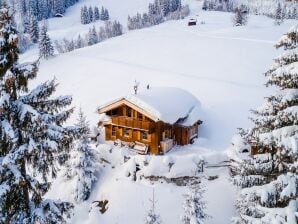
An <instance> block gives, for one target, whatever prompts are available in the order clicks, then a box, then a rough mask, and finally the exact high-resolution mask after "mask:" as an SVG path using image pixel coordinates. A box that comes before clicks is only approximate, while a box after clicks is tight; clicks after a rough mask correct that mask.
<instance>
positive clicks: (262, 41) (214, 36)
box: [177, 29, 276, 45]
mask: <svg viewBox="0 0 298 224" xmlns="http://www.w3.org/2000/svg"><path fill="white" fill-rule="evenodd" d="M177 30H180V31H185V32H188V33H191V34H193V35H195V36H198V37H204V38H213V39H223V40H239V41H249V42H257V43H264V44H270V45H274V44H275V42H276V41H273V40H261V39H253V38H245V37H226V36H216V35H208V33H207V34H199V33H197V32H194V31H190V30H182V29H177Z"/></svg>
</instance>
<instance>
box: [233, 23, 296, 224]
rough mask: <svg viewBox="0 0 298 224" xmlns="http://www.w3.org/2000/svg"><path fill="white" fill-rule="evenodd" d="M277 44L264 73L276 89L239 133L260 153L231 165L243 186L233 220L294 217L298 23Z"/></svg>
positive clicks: (281, 220)
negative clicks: (278, 52)
mask: <svg viewBox="0 0 298 224" xmlns="http://www.w3.org/2000/svg"><path fill="white" fill-rule="evenodd" d="M276 47H277V48H283V49H285V52H284V53H283V54H282V55H281V56H279V57H278V58H276V59H275V63H274V65H273V66H272V68H271V69H270V70H269V71H268V72H266V73H265V75H266V77H267V78H268V81H267V83H266V85H267V86H274V87H275V88H277V89H278V91H277V93H276V94H274V95H272V96H269V97H267V98H266V101H265V103H264V104H263V106H261V107H260V108H259V109H257V110H254V111H253V114H254V117H253V118H252V121H253V122H254V127H253V128H252V129H251V130H241V132H240V133H241V135H242V137H243V140H244V141H245V142H247V143H249V144H251V145H252V146H253V147H254V148H255V149H257V150H258V153H262V154H257V155H255V156H254V157H252V158H248V159H246V160H244V161H242V163H240V165H238V168H237V169H235V170H236V171H237V172H236V176H235V178H234V182H235V183H236V184H237V185H238V186H241V187H242V188H244V189H243V190H241V192H240V195H239V198H238V200H237V209H238V211H239V213H240V215H239V217H237V218H235V219H234V222H235V223H247V224H253V223H265V224H266V223H268V224H269V223H272V222H278V223H281V224H290V223H297V222H298V219H297V216H296V215H295V213H296V214H297V211H298V206H297V205H298V191H297V189H298V175H297V170H298V152H297V142H298V109H297V108H298V107H297V106H298V79H297V77H298V72H297V68H298V66H297V63H298V53H297V50H298V26H295V27H292V28H291V29H290V30H289V31H288V33H287V34H285V35H284V36H283V37H282V38H281V39H280V41H278V43H277V44H276ZM236 167H237V166H236Z"/></svg>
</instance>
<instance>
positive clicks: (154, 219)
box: [145, 190, 162, 224]
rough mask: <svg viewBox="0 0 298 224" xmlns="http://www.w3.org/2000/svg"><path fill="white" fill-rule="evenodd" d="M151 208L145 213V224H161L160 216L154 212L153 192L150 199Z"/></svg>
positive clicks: (154, 200)
mask: <svg viewBox="0 0 298 224" xmlns="http://www.w3.org/2000/svg"><path fill="white" fill-rule="evenodd" d="M150 203H151V207H150V209H149V211H148V213H147V216H146V218H145V224H161V223H162V221H161V218H160V215H159V214H158V213H157V212H156V207H155V206H156V199H155V192H154V190H153V194H152V198H151V199H150Z"/></svg>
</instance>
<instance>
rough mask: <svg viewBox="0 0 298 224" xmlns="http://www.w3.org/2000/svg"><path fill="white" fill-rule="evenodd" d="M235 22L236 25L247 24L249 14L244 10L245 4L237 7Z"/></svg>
mask: <svg viewBox="0 0 298 224" xmlns="http://www.w3.org/2000/svg"><path fill="white" fill-rule="evenodd" d="M233 23H234V26H244V25H246V24H247V14H246V13H245V12H244V6H243V5H241V6H239V7H237V8H236V9H235V15H234V18H233Z"/></svg>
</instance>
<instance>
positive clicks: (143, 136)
mask: <svg viewBox="0 0 298 224" xmlns="http://www.w3.org/2000/svg"><path fill="white" fill-rule="evenodd" d="M142 139H143V140H147V139H148V133H147V132H146V131H143V132H142Z"/></svg>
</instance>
